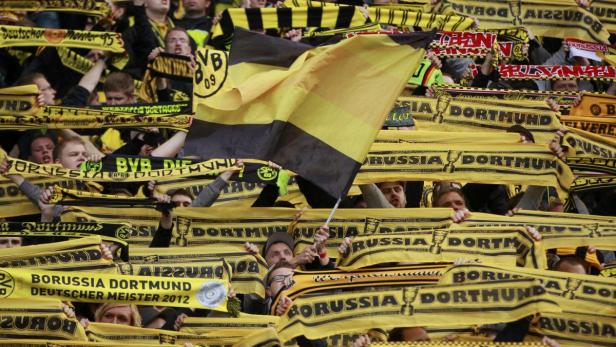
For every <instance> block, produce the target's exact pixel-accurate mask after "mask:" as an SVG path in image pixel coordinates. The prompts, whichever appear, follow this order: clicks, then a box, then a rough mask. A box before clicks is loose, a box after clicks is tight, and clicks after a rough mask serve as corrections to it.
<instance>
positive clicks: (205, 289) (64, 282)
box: [0, 268, 228, 312]
mask: <svg viewBox="0 0 616 347" xmlns="http://www.w3.org/2000/svg"><path fill="white" fill-rule="evenodd" d="M0 274H2V275H3V276H4V277H3V278H4V279H5V280H6V279H8V281H6V282H3V283H4V287H5V288H8V290H7V292H8V294H5V297H8V298H16V299H22V300H28V299H31V298H34V299H49V298H50V299H61V300H68V301H71V300H75V301H83V302H119V303H127V304H137V305H157V306H171V307H193V308H204V309H211V310H216V311H223V312H226V310H227V308H226V304H227V286H228V282H226V281H222V280H218V279H207V280H199V279H176V278H163V277H150V276H127V275H110V274H101V273H97V272H91V271H90V272H79V271H75V272H70V273H64V272H59V271H45V270H39V269H10V268H3V269H0Z"/></svg>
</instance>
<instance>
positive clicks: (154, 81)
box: [139, 53, 194, 103]
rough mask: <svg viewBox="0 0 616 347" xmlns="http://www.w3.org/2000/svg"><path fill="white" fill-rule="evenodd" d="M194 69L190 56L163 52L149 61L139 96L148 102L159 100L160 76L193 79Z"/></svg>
mask: <svg viewBox="0 0 616 347" xmlns="http://www.w3.org/2000/svg"><path fill="white" fill-rule="evenodd" d="M193 74H194V73H193V70H192V67H191V61H190V58H188V57H185V56H181V55H172V54H167V53H161V54H160V55H159V56H157V57H156V59H154V60H153V61H151V62H149V63H148V66H147V69H146V71H145V74H144V75H143V83H142V84H141V88H140V89H139V98H140V99H141V100H144V101H146V102H148V103H156V102H158V95H157V90H158V79H159V78H173V77H176V78H185V79H190V80H192V79H193Z"/></svg>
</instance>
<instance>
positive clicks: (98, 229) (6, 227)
mask: <svg viewBox="0 0 616 347" xmlns="http://www.w3.org/2000/svg"><path fill="white" fill-rule="evenodd" d="M133 231H134V230H133V227H132V226H131V225H130V224H128V223H116V224H110V223H84V222H79V223H71V222H50V223H44V222H0V236H21V237H52V236H56V237H58V236H59V237H67V238H79V237H88V236H93V235H98V236H100V237H101V239H102V240H103V241H108V242H113V243H117V244H119V245H121V246H126V245H127V242H126V240H128V239H129V238H130V235H131V233H132V232H133ZM54 245H57V243H54ZM28 247H29V246H28Z"/></svg>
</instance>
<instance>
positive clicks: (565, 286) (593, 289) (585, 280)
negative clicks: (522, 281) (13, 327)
mask: <svg viewBox="0 0 616 347" xmlns="http://www.w3.org/2000/svg"><path fill="white" fill-rule="evenodd" d="M522 277H523V278H533V279H536V280H539V281H540V282H541V283H542V284H543V285H544V287H545V288H546V291H547V293H548V294H550V295H551V296H552V298H553V300H555V301H557V302H558V303H559V305H560V306H561V307H563V308H566V309H567V310H568V311H572V312H580V313H587V314H592V313H598V314H614V312H616V309H615V307H616V298H614V297H613V296H610V295H605V294H606V293H607V291H606V290H608V288H613V287H614V285H616V279H612V278H603V277H599V276H591V275H580V274H574V273H568V272H560V271H549V270H539V269H529V268H519V267H505V266H496V265H483V264H467V265H457V266H452V267H451V268H449V269H448V270H447V271H445V273H444V274H443V276H442V277H441V280H440V282H439V283H440V284H452V285H457V284H464V283H484V282H485V281H493V282H494V283H498V281H506V280H509V279H513V278H522Z"/></svg>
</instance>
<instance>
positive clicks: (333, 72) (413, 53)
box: [194, 9, 425, 162]
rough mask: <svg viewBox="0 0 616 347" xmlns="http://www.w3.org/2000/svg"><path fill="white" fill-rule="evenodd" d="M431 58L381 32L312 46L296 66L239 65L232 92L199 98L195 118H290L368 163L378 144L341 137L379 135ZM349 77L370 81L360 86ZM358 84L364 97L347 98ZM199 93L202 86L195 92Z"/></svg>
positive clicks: (230, 79) (233, 70)
mask: <svg viewBox="0 0 616 347" xmlns="http://www.w3.org/2000/svg"><path fill="white" fill-rule="evenodd" d="M274 10H275V9H274ZM424 54H425V51H424V50H423V49H413V48H412V47H410V46H401V45H398V44H397V43H395V42H393V41H392V40H391V39H390V38H389V37H387V36H384V35H373V36H363V37H359V36H358V37H355V38H352V39H348V40H344V41H341V42H340V43H338V44H335V45H329V46H322V47H317V48H314V49H311V50H309V51H307V52H304V53H303V54H302V55H301V56H300V57H299V58H297V59H296V60H295V62H294V63H293V64H292V65H291V67H289V68H288V69H281V68H272V67H269V66H266V65H259V66H255V65H256V64H246V63H241V64H237V65H232V66H229V71H228V75H227V76H226V81H225V83H227V84H229V85H230V86H231V88H232V89H228V90H226V91H222V90H221V91H219V92H218V93H216V94H213V95H211V96H210V97H208V98H200V97H198V94H195V98H194V106H195V107H194V110H195V117H196V118H198V119H201V120H205V121H208V122H213V123H218V124H225V125H236V124H268V123H271V122H272V121H274V120H280V121H286V122H288V123H291V124H292V125H294V126H296V127H298V128H300V129H301V130H302V131H304V132H306V133H308V134H310V135H312V136H314V137H316V138H318V139H319V140H320V141H322V142H324V143H326V144H328V145H330V146H331V147H333V148H335V149H336V150H337V151H339V152H341V153H343V154H345V155H346V156H348V157H349V158H351V159H354V160H355V161H357V162H361V161H362V160H363V158H364V157H365V154H366V152H367V151H368V147H369V142H370V141H367V142H366V141H362V143H361V144H360V143H358V142H357V141H349V139H348V138H346V137H345V136H341V133H340V129H353V136H354V138H356V139H371V138H374V136H375V135H376V133H377V132H378V129H379V128H380V127H381V125H382V124H383V121H384V119H385V117H386V115H387V113H388V112H389V108H390V106H391V105H392V104H393V101H394V100H395V98H396V96H397V95H399V93H400V92H401V90H402V88H403V86H404V84H405V82H406V78H407V76H409V75H410V74H411V73H412V72H413V71H414V69H415V68H416V66H417V64H418V62H419V61H421V59H423V55H424ZM342 57H344V60H342ZM332 62H334V63H332ZM251 69H255V70H253V71H251ZM341 76H361V77H362V78H361V82H360V80H358V79H357V78H355V79H352V80H351V79H344V78H341ZM196 82H198V79H196ZM358 83H361V84H362V85H364V86H366V87H365V88H363V89H362V90H361V92H359V91H358V93H360V94H357V96H356V97H354V98H349V97H347V95H346V93H340V91H343V90H347V89H353V88H354V87H353V86H356V85H357V84H358ZM383 86H388V87H387V88H384V87H383ZM199 88H200V87H199V84H198V83H196V85H195V92H197V91H198V90H199ZM223 88H225V85H223ZM360 95H361V96H360ZM281 100H284V102H281ZM358 100H363V101H362V102H358ZM371 100H379V101H378V102H371ZM230 115H232V116H230ZM334 115H335V116H334Z"/></svg>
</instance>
